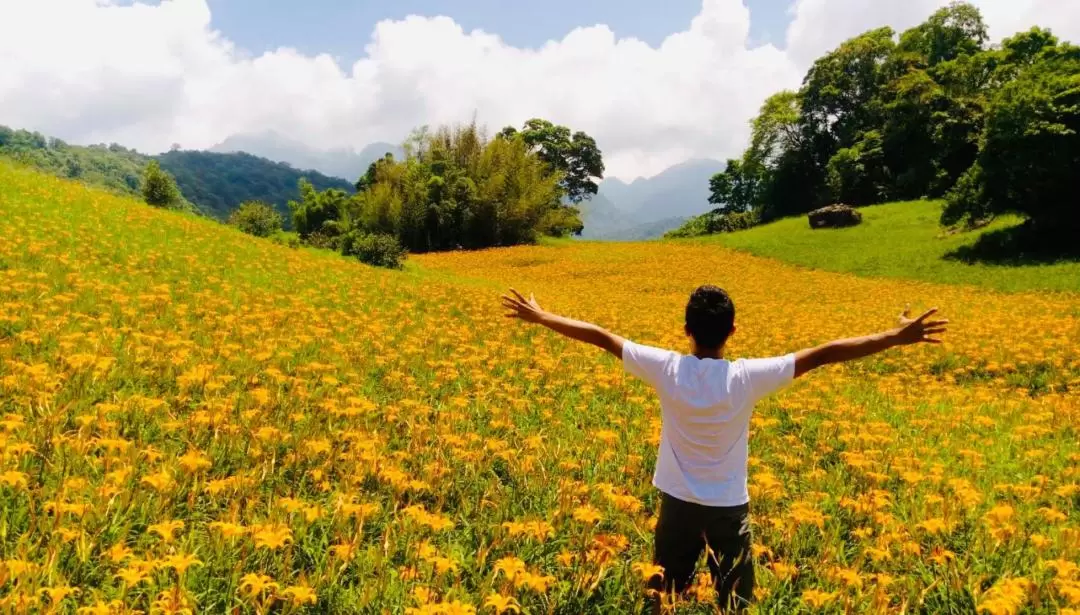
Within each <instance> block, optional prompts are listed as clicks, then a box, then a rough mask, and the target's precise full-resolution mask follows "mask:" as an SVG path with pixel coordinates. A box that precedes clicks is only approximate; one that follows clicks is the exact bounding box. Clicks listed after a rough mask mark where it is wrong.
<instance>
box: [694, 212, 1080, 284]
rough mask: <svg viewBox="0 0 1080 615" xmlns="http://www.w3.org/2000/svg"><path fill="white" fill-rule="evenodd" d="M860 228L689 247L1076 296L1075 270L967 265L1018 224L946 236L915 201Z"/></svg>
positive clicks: (786, 224)
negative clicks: (972, 254) (973, 253)
mask: <svg viewBox="0 0 1080 615" xmlns="http://www.w3.org/2000/svg"><path fill="white" fill-rule="evenodd" d="M860 211H861V212H862V214H863V223H862V224H861V225H859V226H856V227H853V228H848V229H821V230H812V229H811V228H810V226H809V224H808V223H807V221H806V217H805V216H800V217H797V218H786V219H784V220H780V221H778V222H774V223H772V224H766V225H763V226H759V227H757V228H753V229H750V230H747V231H740V232H736V233H729V234H723V235H712V236H709V237H703V238H699V239H693V240H689V241H694V242H713V243H720V244H722V245H724V246H725V247H729V248H735V249H738V250H744V251H747V252H750V253H752V254H756V255H758V256H765V257H768V258H775V259H778V260H781V261H784V262H788V263H792V264H796V265H801V266H803V267H811V268H814V269H822V270H825V271H837V272H847V273H854V274H856V275H860V276H868V277H885V278H904V279H914V280H923V281H927V282H937V283H947V284H972V285H977V286H984V287H987V288H994V289H998V290H1004V291H1022V290H1072V291H1075V290H1076V289H1078V288H1080V262H1078V261H1076V260H1073V261H1067V260H1063V261H1059V262H1036V261H1032V262H1029V263H1025V264H1017V262H1016V261H1015V260H1014V261H1010V262H1008V264H1002V262H1000V261H999V262H992V261H982V262H980V261H978V260H973V259H970V258H965V257H964V255H965V253H966V252H968V251H970V250H971V248H972V247H973V246H974V245H975V243H976V242H977V241H978V240H979V238H980V237H982V236H983V235H987V234H990V233H996V234H998V235H1000V234H1001V233H1003V232H1006V231H1008V229H1010V228H1013V227H1015V226H1017V225H1018V224H1019V223H1020V220H1019V219H1018V218H1013V217H1010V218H1001V219H998V220H997V221H995V222H994V223H993V224H991V225H989V226H988V227H986V228H983V229H978V230H974V231H966V232H954V233H949V232H947V231H946V230H945V229H943V228H941V226H939V225H938V218H939V217H940V215H941V203H940V202H938V201H914V202H907V203H889V204H886V205H876V206H872V207H864V208H862V209H861V210H860Z"/></svg>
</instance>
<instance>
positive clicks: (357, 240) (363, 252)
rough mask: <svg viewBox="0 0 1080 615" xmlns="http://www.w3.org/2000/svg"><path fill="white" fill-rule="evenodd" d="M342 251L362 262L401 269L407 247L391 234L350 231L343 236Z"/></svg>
mask: <svg viewBox="0 0 1080 615" xmlns="http://www.w3.org/2000/svg"><path fill="white" fill-rule="evenodd" d="M341 253H342V254H344V255H345V256H355V257H356V258H357V259H359V260H360V262H362V263H367V264H368V265H374V266H376V267H387V268H389V269H401V264H402V261H404V260H405V249H404V248H403V247H401V244H400V243H398V240H397V239H395V238H394V237H392V236H390V235H383V234H374V233H364V232H362V231H355V230H354V231H350V232H348V233H346V234H345V235H343V236H342V237H341Z"/></svg>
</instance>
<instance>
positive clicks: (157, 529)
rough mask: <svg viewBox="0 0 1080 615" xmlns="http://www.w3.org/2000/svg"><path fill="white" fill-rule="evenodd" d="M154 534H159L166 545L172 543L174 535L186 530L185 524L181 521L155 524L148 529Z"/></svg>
mask: <svg viewBox="0 0 1080 615" xmlns="http://www.w3.org/2000/svg"><path fill="white" fill-rule="evenodd" d="M146 529H147V530H149V531H150V532H151V533H153V534H157V535H158V536H160V537H161V540H163V541H164V542H165V543H166V544H168V543H171V542H172V541H173V539H174V538H175V536H174V534H176V532H178V531H179V530H182V529H184V522H183V521H179V520H174V521H162V522H161V523H154V524H152V525H149V526H147V528H146Z"/></svg>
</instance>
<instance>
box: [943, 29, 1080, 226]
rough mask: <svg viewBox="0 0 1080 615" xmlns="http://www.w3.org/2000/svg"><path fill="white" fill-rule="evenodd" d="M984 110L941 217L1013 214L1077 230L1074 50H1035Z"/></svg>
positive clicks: (1078, 112)
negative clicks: (979, 132) (969, 161)
mask: <svg viewBox="0 0 1080 615" xmlns="http://www.w3.org/2000/svg"><path fill="white" fill-rule="evenodd" d="M986 115H987V117H986V128H985V132H984V134H983V138H982V146H981V148H980V150H979V155H978V160H977V166H976V167H974V168H973V169H972V170H971V171H970V172H969V173H968V175H966V176H965V178H964V180H963V181H962V182H961V183H960V185H958V186H957V189H956V190H954V191H953V192H952V193H950V195H949V204H948V206H947V207H946V210H945V213H944V215H943V222H945V223H955V222H959V221H965V220H966V221H968V222H971V221H977V220H978V219H979V218H980V217H984V216H986V215H993V214H998V213H1003V212H1016V213H1020V214H1022V215H1024V216H1027V217H1028V218H1029V219H1030V220H1031V222H1032V225H1033V227H1035V228H1037V229H1038V230H1039V231H1040V232H1042V233H1046V234H1052V235H1057V234H1061V233H1076V232H1077V231H1080V206H1078V205H1077V199H1076V185H1077V182H1076V170H1077V169H1078V168H1080V47H1075V46H1072V45H1066V44H1061V45H1058V46H1055V47H1054V48H1052V49H1043V50H1042V51H1041V52H1040V53H1039V54H1038V59H1037V61H1035V62H1033V63H1030V64H1028V65H1027V66H1026V67H1024V68H1022V69H1021V70H1020V71H1019V72H1018V73H1017V75H1016V78H1015V79H1013V80H1012V81H1011V82H1009V83H1007V84H1006V85H1004V86H1003V87H1002V88H1001V89H1000V90H998V91H997V92H996V94H995V95H994V97H993V99H992V100H991V103H990V106H989V108H988V110H987V114H986ZM1073 237H1074V238H1075V235H1073Z"/></svg>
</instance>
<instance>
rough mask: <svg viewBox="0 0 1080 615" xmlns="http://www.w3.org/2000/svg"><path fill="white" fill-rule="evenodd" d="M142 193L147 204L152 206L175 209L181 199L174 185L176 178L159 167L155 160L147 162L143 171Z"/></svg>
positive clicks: (178, 190)
mask: <svg viewBox="0 0 1080 615" xmlns="http://www.w3.org/2000/svg"><path fill="white" fill-rule="evenodd" d="M142 195H143V200H144V201H146V203H147V205H153V206H154V207H165V208H169V209H175V208H177V207H179V206H180V204H181V202H182V201H183V198H182V197H181V196H180V189H179V188H177V187H176V180H174V179H173V177H172V175H169V173H168V172H167V171H163V170H162V169H161V165H160V164H158V161H157V160H151V161H150V162H149V163H147V165H146V170H145V171H143V183H142Z"/></svg>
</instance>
